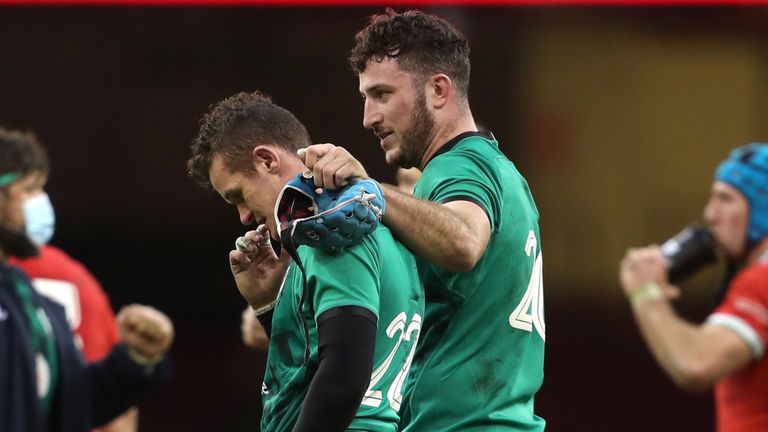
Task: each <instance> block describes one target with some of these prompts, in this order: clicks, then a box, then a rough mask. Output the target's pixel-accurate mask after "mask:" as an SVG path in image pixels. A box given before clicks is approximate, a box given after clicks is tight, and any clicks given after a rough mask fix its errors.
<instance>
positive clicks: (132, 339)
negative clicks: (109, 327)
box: [117, 304, 173, 362]
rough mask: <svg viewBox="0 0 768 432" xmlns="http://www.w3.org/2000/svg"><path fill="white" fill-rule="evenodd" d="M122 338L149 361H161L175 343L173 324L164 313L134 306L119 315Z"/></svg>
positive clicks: (122, 310)
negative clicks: (172, 343)
mask: <svg viewBox="0 0 768 432" xmlns="http://www.w3.org/2000/svg"><path fill="white" fill-rule="evenodd" d="M117 327H118V329H119V330H120V338H121V339H122V341H123V342H124V343H125V344H126V345H128V347H130V348H131V349H132V350H133V351H135V352H136V353H137V354H139V355H141V356H142V357H144V358H146V359H147V360H148V361H151V362H154V361H159V360H160V359H161V358H162V355H163V354H164V353H165V352H166V351H168V348H170V346H171V342H173V324H172V323H171V320H170V319H169V318H168V316H166V315H165V314H164V313H162V312H160V311H159V310H157V309H155V308H153V307H151V306H144V305H140V304H132V305H128V306H125V307H123V308H122V309H120V312H118V314H117Z"/></svg>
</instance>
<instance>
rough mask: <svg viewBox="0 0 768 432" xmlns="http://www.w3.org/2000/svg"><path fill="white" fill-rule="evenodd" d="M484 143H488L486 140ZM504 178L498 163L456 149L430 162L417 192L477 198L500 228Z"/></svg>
mask: <svg viewBox="0 0 768 432" xmlns="http://www.w3.org/2000/svg"><path fill="white" fill-rule="evenodd" d="M481 145H487V144H485V143H483V144H481ZM500 191H501V182H500V179H499V174H498V171H497V169H496V167H495V166H493V165H492V164H489V163H488V160H487V158H482V157H479V155H477V154H475V153H474V152H473V151H472V150H471V149H454V150H452V151H450V152H448V153H445V154H442V155H440V156H438V157H436V158H435V159H433V160H432V161H430V162H429V164H428V165H427V167H426V168H425V170H424V173H423V175H422V177H421V179H420V180H419V183H418V184H417V186H416V190H415V192H414V194H415V195H416V196H417V197H418V198H422V199H425V200H428V201H432V202H438V203H447V202H450V201H460V200H461V201H470V202H474V203H475V204H477V205H478V206H480V208H482V209H483V211H485V213H486V215H487V216H488V220H489V222H490V224H491V231H496V230H497V228H498V223H497V221H498V220H499V218H500V216H499V213H500V207H501V206H500V202H499V201H500V199H499V197H500V196H501V192H500Z"/></svg>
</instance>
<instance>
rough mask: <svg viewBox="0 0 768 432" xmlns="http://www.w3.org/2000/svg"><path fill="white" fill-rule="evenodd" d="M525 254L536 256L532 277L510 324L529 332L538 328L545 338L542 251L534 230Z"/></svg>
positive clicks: (542, 337) (529, 235) (529, 236)
mask: <svg viewBox="0 0 768 432" xmlns="http://www.w3.org/2000/svg"><path fill="white" fill-rule="evenodd" d="M525 254H526V255H527V256H529V257H535V258H534V262H533V271H532V272H531V279H530V281H529V282H528V288H527V289H526V290H525V294H524V295H523V299H522V300H520V304H518V305H517V307H516V308H515V310H514V311H512V314H510V315H509V325H511V326H512V327H514V328H516V329H520V330H525V331H527V332H530V331H532V330H533V329H534V328H535V329H536V333H538V334H539V336H541V339H542V340H546V339H545V338H544V331H545V326H544V280H543V277H542V262H541V251H540V250H538V241H537V240H536V234H535V233H534V232H533V230H530V231H528V240H527V241H526V242H525Z"/></svg>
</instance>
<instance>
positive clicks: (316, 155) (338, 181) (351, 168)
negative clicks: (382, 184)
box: [298, 144, 368, 190]
mask: <svg viewBox="0 0 768 432" xmlns="http://www.w3.org/2000/svg"><path fill="white" fill-rule="evenodd" d="M298 155H299V158H301V160H302V161H303V162H304V165H306V166H307V168H309V169H311V170H312V173H313V175H314V179H315V186H317V187H318V188H324V189H329V190H335V189H338V188H341V187H343V186H346V185H347V184H349V181H348V180H349V179H351V178H354V177H359V178H366V177H368V173H366V172H365V168H363V165H362V164H361V163H360V162H359V161H358V160H357V159H355V158H354V157H353V156H352V155H351V154H350V153H349V152H348V151H347V150H346V149H345V148H344V147H339V146H336V145H333V144H315V145H311V146H309V147H307V148H305V149H300V150H299V151H298Z"/></svg>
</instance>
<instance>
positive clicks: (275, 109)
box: [187, 91, 312, 188]
mask: <svg viewBox="0 0 768 432" xmlns="http://www.w3.org/2000/svg"><path fill="white" fill-rule="evenodd" d="M311 143H312V140H311V139H310V137H309V133H308V132H307V129H306V128H305V127H304V125H303V124H302V123H301V122H300V121H299V120H298V119H297V118H296V116H294V115H293V114H292V113H291V112H290V111H288V110H287V109H285V108H283V107H281V106H279V105H276V104H274V103H273V102H272V99H271V98H270V97H269V96H267V95H265V94H263V93H261V92H259V91H254V92H251V93H245V92H241V93H237V94H235V95H233V96H230V97H228V98H226V99H224V100H222V101H219V102H217V103H215V104H213V105H211V107H210V110H209V111H208V113H207V114H205V115H204V116H203V118H202V119H201V120H200V131H199V132H198V134H197V137H196V138H195V139H194V141H193V142H192V146H191V149H192V157H190V158H189V160H188V161H187V169H188V171H189V175H190V176H191V177H192V178H194V179H195V180H196V181H197V182H198V183H200V185H202V186H203V187H206V188H210V187H211V182H210V178H209V176H208V172H209V171H210V168H211V163H212V162H213V157H214V155H216V154H220V155H221V156H222V157H223V158H224V161H225V162H226V163H227V165H228V166H229V168H230V169H231V170H233V171H242V172H253V165H252V163H251V160H252V159H251V152H252V151H253V148H254V147H255V146H256V145H258V144H270V145H274V146H276V147H280V148H283V149H286V150H289V151H290V152H292V153H295V152H296V150H298V149H300V148H303V147H307V146H308V145H310V144H311Z"/></svg>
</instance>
